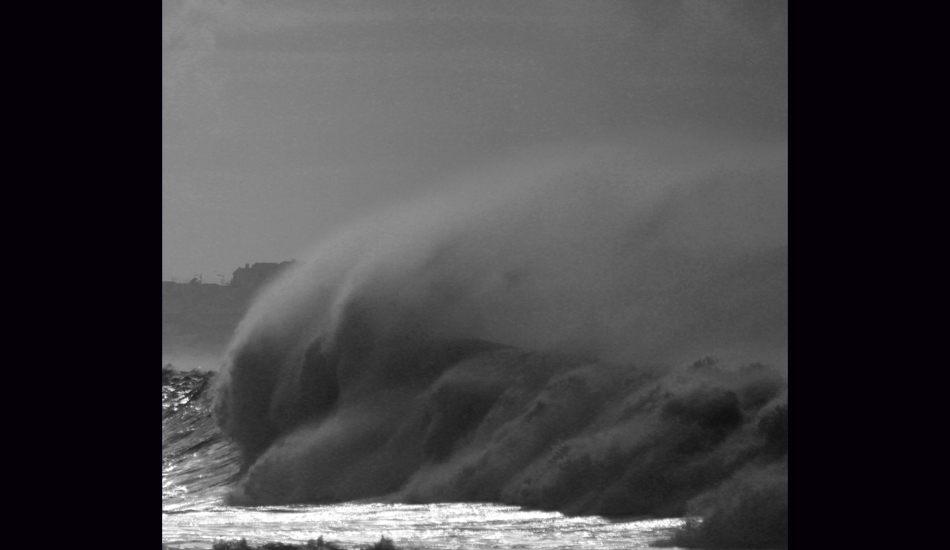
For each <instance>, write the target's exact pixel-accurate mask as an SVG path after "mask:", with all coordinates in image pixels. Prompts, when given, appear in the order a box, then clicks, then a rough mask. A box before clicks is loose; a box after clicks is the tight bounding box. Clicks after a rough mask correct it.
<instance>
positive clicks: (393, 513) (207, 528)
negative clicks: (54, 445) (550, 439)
mask: <svg viewBox="0 0 950 550" xmlns="http://www.w3.org/2000/svg"><path fill="white" fill-rule="evenodd" d="M163 376H164V375H163ZM206 378H207V375H194V374H192V375H187V374H186V375H184V377H181V376H179V377H176V378H174V379H173V380H171V381H170V382H169V383H165V382H163V389H162V403H163V409H162V410H163V420H162V543H163V545H165V547H167V548H175V549H211V548H212V545H213V543H214V541H216V540H222V539H224V540H235V539H242V538H243V539H247V541H248V542H249V543H251V544H255V545H258V544H263V543H267V542H285V543H306V542H307V541H308V540H310V539H317V538H319V537H321V536H322V537H323V539H324V540H325V541H328V542H331V541H332V542H338V543H341V544H342V545H344V546H346V547H357V546H359V545H366V544H372V543H374V542H376V541H378V540H379V539H380V537H381V536H386V537H388V538H390V539H392V540H393V542H394V543H395V544H396V546H397V547H399V548H402V549H406V550H408V549H450V548H451V549H462V548H464V549H473V550H477V549H487V548H528V549H545V550H550V549H568V548H597V549H604V550H611V549H621V548H622V549H637V548H648V547H650V545H651V543H654V542H656V541H659V540H662V539H666V538H668V537H669V536H670V535H671V533H672V531H673V530H675V529H676V528H677V527H679V526H681V525H682V523H683V520H681V519H639V520H630V521H611V520H607V519H604V518H601V517H596V516H586V517H566V516H564V515H563V514H561V513H559V512H544V511H537V510H526V509H523V508H519V507H517V506H504V505H498V504H481V503H478V504H476V503H444V504H424V505H410V504H388V503H387V504H382V503H366V502H361V503H348V504H334V505H322V506H317V505H295V506H267V507H253V508H250V507H233V506H225V505H224V504H223V502H224V497H225V495H226V493H227V491H228V488H229V487H230V486H231V485H232V484H233V483H234V482H235V481H236V480H237V477H236V475H237V473H238V454H237V450H236V448H235V447H234V446H232V445H231V444H229V443H227V442H225V441H223V440H221V437H220V433H219V432H218V430H217V428H216V427H215V426H214V423H213V420H212V419H211V415H210V410H209V401H208V399H207V395H206V394H205V389H206V387H207V385H206V383H205V379H206Z"/></svg>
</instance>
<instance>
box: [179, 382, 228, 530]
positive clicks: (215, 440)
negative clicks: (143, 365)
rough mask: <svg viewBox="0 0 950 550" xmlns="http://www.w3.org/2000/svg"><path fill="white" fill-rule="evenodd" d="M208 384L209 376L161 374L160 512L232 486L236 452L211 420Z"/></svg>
mask: <svg viewBox="0 0 950 550" xmlns="http://www.w3.org/2000/svg"><path fill="white" fill-rule="evenodd" d="M213 379H214V373H213V372H207V371H204V372H201V371H190V372H182V371H177V370H174V369H172V368H170V367H167V366H166V367H163V368H162V511H163V512H169V513H170V512H173V511H175V510H180V509H182V507H188V506H192V505H194V504H196V503H197V502H198V501H200V500H202V499H204V500H208V499H212V498H214V495H215V493H214V491H215V490H218V492H220V491H221V490H223V489H224V488H225V487H226V486H227V485H229V484H231V483H234V482H235V481H236V480H237V473H238V453H237V449H236V448H235V446H234V445H233V444H232V443H230V442H228V441H226V440H225V439H224V438H223V437H222V435H221V431H220V430H219V429H218V427H217V426H216V425H215V423H214V418H213V416H212V414H211V395H210V391H209V389H210V388H211V385H212V380H213ZM219 496H220V495H219Z"/></svg>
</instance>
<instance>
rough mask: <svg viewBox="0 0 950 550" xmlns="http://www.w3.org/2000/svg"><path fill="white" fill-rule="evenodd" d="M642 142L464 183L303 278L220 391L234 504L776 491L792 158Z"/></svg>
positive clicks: (232, 357)
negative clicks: (765, 480)
mask: <svg viewBox="0 0 950 550" xmlns="http://www.w3.org/2000/svg"><path fill="white" fill-rule="evenodd" d="M660 141H661V143H659V144H654V145H652V146H649V147H647V146H644V145H643V143H642V142H641V143H637V144H635V145H624V146H618V145H614V146H611V147H603V148H599V149H596V148H595V149H588V150H587V151H585V152H584V153H583V154H576V155H573V156H572V155H559V156H558V158H557V160H556V161H551V158H550V156H547V157H545V159H544V160H543V161H541V162H538V161H535V162H531V161H528V162H525V163H523V164H521V165H519V166H517V167H516V168H511V167H507V168H505V169H501V170H494V171H492V170H489V171H487V172H486V173H484V174H482V175H481V176H478V175H474V176H469V177H468V178H467V179H465V181H464V182H463V184H464V185H463V186H464V188H465V191H464V192H461V193H456V194H455V195H451V194H450V195H448V196H444V197H438V198H435V199H430V200H428V201H426V202H423V203H421V204H419V205H415V206H408V207H406V208H404V209H402V210H399V211H396V212H393V213H390V214H388V215H387V216H383V217H380V218H378V219H375V220H370V221H366V222H364V223H362V224H360V225H356V226H354V227H352V228H350V229H349V230H347V231H345V232H344V233H342V234H340V235H338V236H337V237H336V238H334V239H331V240H330V241H328V242H326V243H324V244H322V245H320V246H319V247H318V248H317V249H316V251H315V252H314V254H313V255H312V256H311V257H310V258H309V259H308V260H306V261H303V262H298V264H299V265H298V266H295V267H294V268H293V269H292V270H291V271H290V272H289V273H288V274H287V275H285V276H284V277H282V278H281V280H279V281H277V282H276V283H275V284H273V285H272V286H271V287H270V288H269V289H267V290H266V291H265V292H264V293H263V294H262V295H261V297H260V298H259V299H258V301H257V302H256V303H255V304H254V306H253V307H252V308H251V310H250V312H249V313H248V315H247V316H246V317H245V319H244V321H242V323H241V326H240V327H239V328H238V331H237V334H236V336H235V338H234V340H233V341H232V343H231V346H230V349H229V351H228V357H227V364H226V366H225V368H224V369H223V371H222V374H221V376H220V377H219V379H218V381H217V382H218V383H217V388H216V399H215V413H216V418H217V422H218V424H219V426H220V427H221V428H222V430H223V431H224V433H225V434H226V435H228V436H229V437H230V438H231V439H232V440H233V441H235V442H236V443H237V445H238V446H239V447H240V448H241V451H242V457H243V464H244V466H243V470H244V477H243V480H242V482H241V483H240V484H239V486H238V487H236V488H235V489H234V491H233V492H232V497H231V498H232V502H235V503H246V504H264V503H288V502H339V501H344V500H351V499H358V498H369V497H373V498H385V499H392V500H399V501H405V502H434V501H461V500H477V501H500V502H505V503H512V504H524V505H530V506H534V507H539V508H549V509H559V510H563V511H566V512H570V513H584V514H610V515H643V514H660V515H664V514H665V515H680V514H684V513H686V512H687V511H688V506H690V505H693V506H699V505H698V504H696V502H698V501H696V500H695V499H697V497H700V496H703V495H715V494H716V491H717V487H720V486H722V487H727V485H722V484H723V483H726V484H730V483H731V484H733V485H735V486H740V485H742V482H741V481H736V480H737V479H739V480H741V479H743V478H744V477H748V478H749V479H755V478H756V476H759V477H761V476H760V475H759V474H757V473H755V472H761V471H763V469H767V468H770V464H773V463H781V462H783V461H784V464H786V467H785V470H783V471H784V472H785V474H784V475H785V478H786V480H787V335H788V327H787V292H788V235H787V152H786V150H785V148H784V146H779V147H764V146H755V147H751V146H738V145H737V144H735V143H728V144H720V145H718V146H708V145H705V146H703V147H696V146H695V144H687V143H685V142H681V141H677V140H666V141H663V140H660ZM473 189H474V191H473ZM706 355H716V356H719V357H721V358H722V359H723V360H722V361H719V362H717V361H715V360H713V359H710V360H705V361H699V362H696V363H695V364H694V365H692V366H689V367H682V366H681V365H684V364H688V363H689V361H688V360H689V359H696V358H698V357H703V356H706ZM758 362H764V363H768V364H770V365H771V366H763V365H761V364H759V363H758ZM776 399H781V400H783V402H784V407H785V409H784V410H785V413H784V417H782V416H781V415H780V414H778V416H775V415H776V414H777V413H774V411H775V410H777V409H776V407H777V405H775V400H776ZM770 411H772V412H770ZM769 415H772V416H769ZM767 418H771V420H767ZM776 418H778V420H776ZM782 422H784V424H782ZM783 429H784V432H783V431H782V430H783ZM783 434H784V435H783ZM783 438H784V443H783ZM783 445H784V447H783ZM768 471H769V472H772V471H773V470H768ZM780 471H782V470H780ZM745 472H753V473H752V474H746V473H745ZM770 479H771V478H770ZM722 491H726V492H729V494H730V495H734V494H740V493H742V491H728V489H723V490H722ZM785 495H786V498H787V491H786V493H785ZM709 499H713V500H714V499H715V497H714V496H708V497H707V500H709ZM778 508H781V506H779V507H778ZM705 509H707V510H711V509H713V508H712V507H711V506H710V505H708V504H707V505H706V506H705ZM784 510H785V514H786V516H785V525H786V527H787V504H786V506H785V508H784Z"/></svg>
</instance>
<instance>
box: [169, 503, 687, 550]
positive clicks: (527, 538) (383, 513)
mask: <svg viewBox="0 0 950 550" xmlns="http://www.w3.org/2000/svg"><path fill="white" fill-rule="evenodd" d="M682 524H683V520H681V519H672V518H671V519H640V520H635V521H610V520H606V519H603V518H600V517H591V516H587V517H566V516H564V515H563V514H561V513H559V512H544V511H536V510H524V509H522V508H519V507H517V506H503V505H497V504H473V503H451V504H419V505H411V504H377V503H373V504H333V505H327V506H313V505H299V506H279V507H275V506H270V507H258V508H236V507H227V506H204V507H197V508H190V509H181V510H175V511H171V510H169V509H168V508H166V509H165V510H163V512H162V543H163V544H165V545H166V546H167V547H168V548H176V549H198V548H200V549H210V548H211V547H212V543H213V542H214V541H215V540H218V539H229V540H233V539H241V538H246V539H247V541H248V543H251V544H263V543H265V542H286V543H298V544H299V543H305V542H307V541H308V540H309V539H316V538H318V537H320V536H322V537H323V539H324V540H325V541H328V542H330V541H333V542H339V543H341V544H343V545H344V546H347V547H350V546H353V547H355V546H357V545H363V544H372V543H374V542H376V541H378V540H379V538H380V537H381V536H386V537H389V538H391V539H392V540H393V543H395V545H396V546H397V547H399V548H401V549H406V550H409V549H420V550H421V549H426V550H429V549H433V550H435V549H439V550H448V549H463V548H464V549H471V550H476V549H488V548H526V549H531V550H541V549H543V550H554V549H572V548H596V549H603V550H613V549H616V550H619V549H640V548H650V545H651V543H654V542H655V541H658V540H661V539H665V538H667V537H668V536H669V535H670V534H671V533H672V531H673V530H674V529H676V528H677V527H680V526H681V525H682Z"/></svg>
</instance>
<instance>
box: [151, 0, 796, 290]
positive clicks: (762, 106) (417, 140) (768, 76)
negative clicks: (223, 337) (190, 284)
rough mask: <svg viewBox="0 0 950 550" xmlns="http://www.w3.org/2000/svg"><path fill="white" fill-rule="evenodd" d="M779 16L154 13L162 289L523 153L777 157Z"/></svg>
mask: <svg viewBox="0 0 950 550" xmlns="http://www.w3.org/2000/svg"><path fill="white" fill-rule="evenodd" d="M787 14H788V11H787V2H770V1H767V0H749V1H744V2H737V1H732V2H722V1H703V0H684V1H677V0H657V1H634V0H627V1H620V0H618V1H607V0H602V1H600V0H583V1H582V0H564V1H558V0H537V1H533V0H520V1H492V2H487V1H474V0H465V1H440V0H425V1H399V0H375V1H358V0H345V1H320V0H310V1H292V2H291V1H274V0H270V1H267V2H250V1H233V2H232V1H213V0H204V1H197V0H196V1H187V0H186V1H168V0H163V2H162V279H163V280H168V279H170V278H172V277H176V278H178V279H179V280H185V281H187V280H188V279H189V278H191V277H192V276H195V275H197V274H199V273H200V274H203V276H204V281H205V282H206V283H207V282H220V277H219V276H218V274H223V275H225V276H227V277H228V278H230V274H231V272H233V271H234V269H236V268H237V267H240V266H243V265H244V264H245V263H254V262H277V261H282V260H288V259H291V258H294V257H297V258H299V257H302V256H303V254H304V252H305V251H306V250H308V249H309V248H310V247H311V246H312V245H313V243H314V242H315V241H317V240H318V239H320V238H324V237H328V236H330V235H331V234H332V233H333V232H334V231H335V230H337V229H339V228H340V227H341V226H342V225H344V224H346V223H348V222H351V221H353V220H354V219H357V218H359V217H362V216H365V215H368V214H371V213H373V212H377V211H379V210H380V209H383V208H385V207H386V206H387V205H391V204H393V203H394V202H400V201H405V200H411V199H413V198H415V197H418V196H423V195H425V194H427V193H430V192H432V191H434V190H436V189H439V188H440V186H441V185H444V183H443V182H446V181H450V180H451V177H450V176H451V175H452V174H454V173H458V172H459V171H461V170H465V169H467V168H470V167H472V166H477V165H479V164H482V163H490V162H491V161H492V159H493V158H501V157H505V156H508V155H510V154H511V153H512V152H513V151H518V150H520V149H523V148H526V147H535V146H538V145H539V144H544V143H555V144H556V143H562V142H565V141H578V142H583V141H587V140H607V139H611V138H613V137H618V136H624V135H626V134H631V133H636V132H638V131H639V130H641V129H642V128H648V127H664V126H683V125H688V126H690V127H696V128H702V129H705V130H707V131H719V130H726V129H728V130H729V131H732V132H738V133H742V134H747V135H749V136H753V138H754V139H762V140H781V139H784V138H785V136H786V134H787V128H788V122H787V120H788V116H787V115H788V72H787V71H788V15H787Z"/></svg>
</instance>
